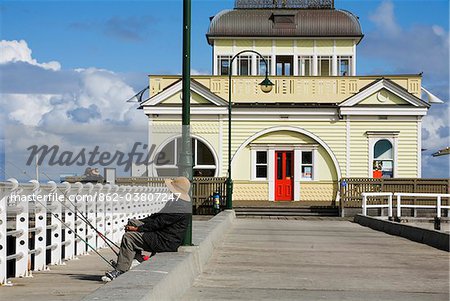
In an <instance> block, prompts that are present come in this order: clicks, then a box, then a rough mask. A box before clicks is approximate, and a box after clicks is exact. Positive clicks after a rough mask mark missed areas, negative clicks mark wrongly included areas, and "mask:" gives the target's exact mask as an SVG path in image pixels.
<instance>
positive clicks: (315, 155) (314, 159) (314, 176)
mask: <svg viewBox="0 0 450 301" xmlns="http://www.w3.org/2000/svg"><path fill="white" fill-rule="evenodd" d="M318 160H319V152H318V151H317V148H314V149H313V152H312V162H313V174H312V180H313V181H316V180H318V179H319V177H318V176H317V172H318V170H319V169H318V168H317V165H318V164H317V161H318Z"/></svg>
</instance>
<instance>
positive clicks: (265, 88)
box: [226, 50, 273, 209]
mask: <svg viewBox="0 0 450 301" xmlns="http://www.w3.org/2000/svg"><path fill="white" fill-rule="evenodd" d="M246 52H251V53H254V54H256V55H258V56H259V57H260V58H261V59H262V61H263V62H264V64H265V65H266V77H265V78H264V80H263V81H262V82H261V83H260V84H259V86H260V88H261V91H262V92H264V93H269V92H270V91H272V87H273V83H272V82H271V81H270V80H269V65H268V64H267V61H266V59H265V58H264V57H263V56H262V55H261V54H260V53H259V52H256V51H254V50H243V51H241V52H239V53H237V54H236V55H235V56H233V58H232V59H231V60H230V63H229V70H228V178H227V204H226V208H227V209H232V208H233V198H232V194H233V183H232V180H231V76H232V74H233V61H234V60H235V59H236V58H237V57H238V56H239V55H241V54H242V53H246Z"/></svg>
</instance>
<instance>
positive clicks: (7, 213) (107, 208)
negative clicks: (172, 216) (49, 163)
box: [0, 179, 168, 284]
mask: <svg viewBox="0 0 450 301" xmlns="http://www.w3.org/2000/svg"><path fill="white" fill-rule="evenodd" d="M167 192H168V191H167V189H165V188H163V187H149V186H121V187H119V186H117V185H114V186H111V185H109V184H106V185H102V184H96V185H93V184H91V183H87V184H82V183H75V184H69V183H67V182H64V183H61V184H58V185H57V184H56V183H55V182H52V181H50V182H48V184H40V183H39V182H37V181H35V180H32V181H30V183H18V181H17V180H15V179H9V180H8V181H7V182H0V284H3V283H6V281H7V277H13V276H14V277H26V276H29V275H31V271H43V270H46V269H48V267H47V265H46V262H50V264H51V265H57V264H62V263H63V261H64V260H70V259H73V258H74V257H75V256H79V255H83V254H86V253H87V251H86V250H88V251H90V250H91V249H90V248H91V247H92V248H94V249H100V248H103V247H106V246H107V245H106V244H105V242H104V240H103V239H102V238H101V237H100V236H99V235H98V233H97V232H96V231H95V230H94V229H93V228H92V227H91V226H89V225H87V224H86V223H85V220H86V219H87V220H88V221H89V222H90V223H91V224H92V226H93V227H96V228H97V230H98V231H99V232H100V233H101V234H104V235H105V236H106V237H107V238H109V239H110V240H112V241H114V242H115V243H119V242H120V240H121V238H122V235H123V233H124V225H125V224H126V223H127V221H128V219H130V218H144V217H146V216H148V215H150V214H152V213H155V212H158V211H160V210H161V209H162V207H163V206H164V204H165V202H163V200H162V197H161V196H160V194H161V193H167ZM48 236H50V237H48ZM48 238H49V239H48ZM47 240H49V241H50V243H49V244H47ZM30 242H31V244H30ZM11 244H14V246H12V245H11ZM87 244H89V246H88V245H87ZM13 249H14V250H15V252H14V253H13V254H10V253H11V250H13ZM47 250H50V252H49V253H50V257H49V258H48V256H47V252H46V251H47ZM31 256H34V261H33V262H34V264H33V265H31ZM12 260H13V261H14V265H15V274H14V275H11V273H10V271H8V270H7V266H8V265H7V262H8V261H12ZM30 267H31V269H30Z"/></svg>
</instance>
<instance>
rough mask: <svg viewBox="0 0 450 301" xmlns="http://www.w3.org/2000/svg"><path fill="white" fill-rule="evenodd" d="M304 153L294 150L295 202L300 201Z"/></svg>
mask: <svg viewBox="0 0 450 301" xmlns="http://www.w3.org/2000/svg"><path fill="white" fill-rule="evenodd" d="M301 162H302V152H301V151H300V149H295V150H294V201H300V178H301V176H302V168H301Z"/></svg>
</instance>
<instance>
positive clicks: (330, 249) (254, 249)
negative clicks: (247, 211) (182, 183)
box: [182, 219, 449, 301]
mask: <svg viewBox="0 0 450 301" xmlns="http://www.w3.org/2000/svg"><path fill="white" fill-rule="evenodd" d="M182 299H183V300H358V301H360V300H396V301H400V300H408V301H410V300H421V301H423V300H449V253H447V252H444V251H440V250H437V249H434V248H432V247H429V246H426V245H422V244H419V243H415V242H411V241H409V240H406V239H403V238H399V237H396V236H390V235H387V234H384V233H381V232H377V231H374V230H371V229H369V228H365V227H362V226H359V225H357V224H354V223H352V222H349V221H301V220H257V219H238V220H236V222H235V223H234V227H233V229H232V231H231V232H229V234H228V235H227V236H226V237H225V240H224V242H223V245H222V246H221V247H218V248H217V249H216V251H215V254H214V255H213V256H212V258H211V260H210V262H209V264H208V265H207V267H206V269H205V270H204V272H203V273H202V274H201V275H200V276H199V277H198V278H197V279H196V281H195V283H194V286H193V287H192V288H191V289H190V290H189V291H188V292H187V293H186V294H185V296H184V297H183V298H182Z"/></svg>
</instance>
